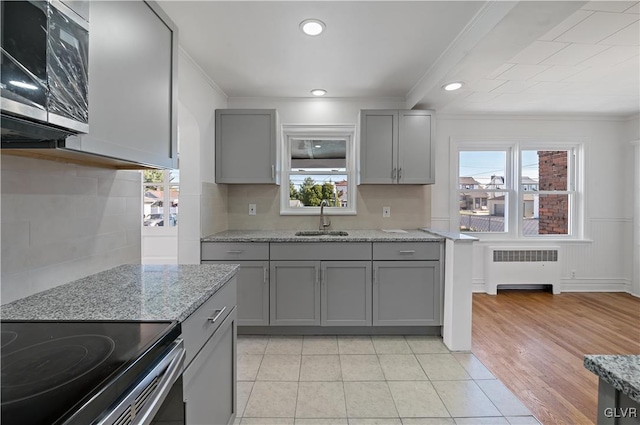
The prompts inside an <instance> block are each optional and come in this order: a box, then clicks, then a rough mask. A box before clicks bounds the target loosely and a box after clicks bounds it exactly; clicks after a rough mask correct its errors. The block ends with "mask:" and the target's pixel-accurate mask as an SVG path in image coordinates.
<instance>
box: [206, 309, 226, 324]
mask: <svg viewBox="0 0 640 425" xmlns="http://www.w3.org/2000/svg"><path fill="white" fill-rule="evenodd" d="M226 309H227V306H224V307H222V308H221V309H220V310H216V311H215V312H214V313H213V314H214V316H213V317H209V318H207V320H208V321H209V322H211V323H216V320H218V319H219V318H220V316H222V313H224V311H225V310H226Z"/></svg>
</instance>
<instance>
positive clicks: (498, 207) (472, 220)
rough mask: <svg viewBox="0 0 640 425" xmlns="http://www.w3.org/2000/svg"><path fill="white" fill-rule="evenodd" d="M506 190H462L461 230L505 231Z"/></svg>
mask: <svg viewBox="0 0 640 425" xmlns="http://www.w3.org/2000/svg"><path fill="white" fill-rule="evenodd" d="M506 205H508V196H507V193H506V192H462V191H461V192H460V231H461V232H505V229H506V227H505V211H506V209H507V207H506Z"/></svg>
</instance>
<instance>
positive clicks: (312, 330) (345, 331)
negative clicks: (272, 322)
mask: <svg viewBox="0 0 640 425" xmlns="http://www.w3.org/2000/svg"><path fill="white" fill-rule="evenodd" d="M238 335H431V336H441V335H442V326H238Z"/></svg>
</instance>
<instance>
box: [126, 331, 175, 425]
mask: <svg viewBox="0 0 640 425" xmlns="http://www.w3.org/2000/svg"><path fill="white" fill-rule="evenodd" d="M169 357H171V360H170V363H169V366H168V367H167V370H166V372H165V373H164V375H163V377H162V380H161V381H160V382H159V383H158V386H157V388H156V390H155V391H154V394H153V395H152V396H151V397H152V398H151V399H150V400H148V401H147V402H146V403H145V410H144V411H142V412H140V413H139V414H137V415H136V417H135V418H134V422H133V423H134V424H140V425H149V424H151V422H152V421H153V419H154V417H155V415H156V413H158V410H160V407H161V406H162V402H163V401H164V399H165V398H167V395H168V394H169V392H170V391H171V387H173V384H174V383H175V382H176V381H177V380H178V378H179V377H180V375H182V372H183V371H184V358H185V349H184V343H183V342H182V340H180V341H179V342H178V344H177V345H176V347H175V348H174V349H173V350H172V351H171V353H169V354H168V355H167V358H169Z"/></svg>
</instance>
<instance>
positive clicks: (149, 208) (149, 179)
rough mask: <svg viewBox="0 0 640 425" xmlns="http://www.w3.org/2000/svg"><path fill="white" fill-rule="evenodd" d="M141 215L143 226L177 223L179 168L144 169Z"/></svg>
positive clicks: (170, 225)
mask: <svg viewBox="0 0 640 425" xmlns="http://www.w3.org/2000/svg"><path fill="white" fill-rule="evenodd" d="M142 173H143V183H142V185H143V186H142V190H143V194H144V196H143V205H142V216H143V226H144V227H175V226H177V225H178V204H179V195H180V171H179V170H144V171H143V172H142Z"/></svg>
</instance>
